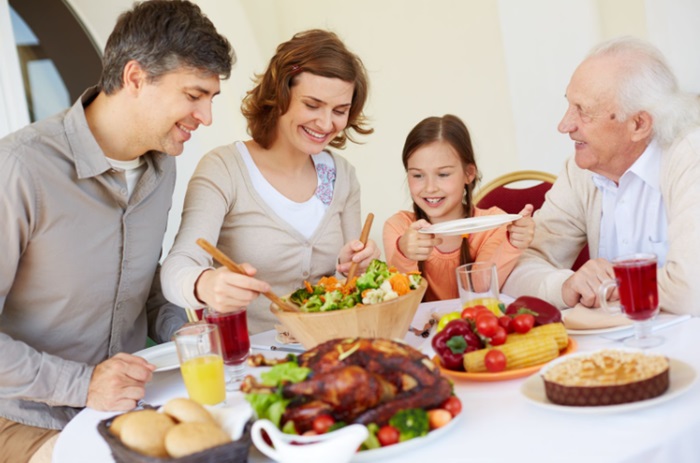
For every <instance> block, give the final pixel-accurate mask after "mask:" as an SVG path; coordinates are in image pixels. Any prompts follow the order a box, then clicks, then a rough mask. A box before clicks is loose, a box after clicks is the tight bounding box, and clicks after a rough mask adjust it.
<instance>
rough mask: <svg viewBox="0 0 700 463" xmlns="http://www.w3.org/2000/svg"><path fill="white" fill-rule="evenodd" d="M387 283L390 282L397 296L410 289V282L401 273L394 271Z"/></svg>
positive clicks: (406, 292)
mask: <svg viewBox="0 0 700 463" xmlns="http://www.w3.org/2000/svg"><path fill="white" fill-rule="evenodd" d="M389 283H391V289H393V290H394V292H396V294H398V295H399V296H403V295H404V294H408V293H409V292H410V291H411V282H410V281H409V280H408V277H407V276H406V275H404V274H403V273H394V274H393V275H392V276H391V278H389Z"/></svg>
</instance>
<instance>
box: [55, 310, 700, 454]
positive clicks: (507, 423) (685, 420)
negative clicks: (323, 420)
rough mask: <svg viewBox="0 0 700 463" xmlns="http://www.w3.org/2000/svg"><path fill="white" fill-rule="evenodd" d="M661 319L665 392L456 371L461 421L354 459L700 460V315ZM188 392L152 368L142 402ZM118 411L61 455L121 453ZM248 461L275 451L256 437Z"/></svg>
mask: <svg viewBox="0 0 700 463" xmlns="http://www.w3.org/2000/svg"><path fill="white" fill-rule="evenodd" d="M459 308H460V302H459V300H456V299H455V300H448V301H440V302H432V303H431V302H428V303H422V304H421V305H420V306H419V308H418V310H417V311H416V315H415V317H414V320H413V323H412V326H415V327H420V328H422V327H423V326H424V324H425V323H426V321H427V320H429V319H430V317H431V315H432V314H433V313H437V314H443V313H447V312H450V311H455V310H459ZM658 328H659V329H658V330H656V334H658V335H660V336H662V337H663V338H664V342H663V344H661V345H660V346H658V347H654V348H652V349H648V351H650V352H652V353H658V354H663V355H665V356H667V357H668V358H669V359H671V360H672V361H673V362H677V364H680V365H682V366H683V368H682V369H678V371H674V370H673V369H672V370H671V387H670V389H669V391H667V392H666V393H665V394H664V395H662V396H659V397H657V398H655V399H649V400H646V401H641V402H634V403H631V404H623V405H617V406H599V407H567V406H559V405H555V404H552V403H549V402H548V401H547V400H546V399H544V400H540V399H538V398H536V397H533V396H532V394H527V393H526V390H527V388H528V387H529V388H532V387H533V385H534V387H535V388H537V387H542V386H541V385H540V384H539V382H541V381H542V380H541V378H540V377H539V373H538V372H534V373H531V375H529V376H524V377H515V378H510V379H502V380H497V381H474V380H472V379H465V378H463V377H460V376H459V375H448V377H449V378H450V379H451V380H452V381H453V384H454V393H455V394H456V395H457V397H459V398H460V400H461V402H462V412H461V413H460V414H459V415H457V417H455V418H454V419H453V422H451V423H450V424H448V426H446V427H445V428H441V429H438V430H437V431H432V432H431V433H429V434H428V435H427V436H425V437H422V438H417V439H413V440H411V441H407V442H405V443H399V444H395V445H394V446H390V447H385V448H382V449H379V450H376V451H368V452H360V453H358V454H356V458H355V460H353V461H381V462H385V463H407V462H416V463H444V462H480V463H490V462H494V463H497V462H504V463H505V462H509V463H512V462H537V463H548V462H560V461H561V462H568V463H576V462H585V463H606V462H611V463H612V462H615V463H668V462H675V463H683V462H687V463H691V462H700V438H699V437H700V386H698V383H699V381H697V372H698V371H700V319H698V318H695V317H692V318H691V317H673V316H667V317H666V319H665V321H664V323H663V325H661V324H659V326H658ZM432 334H434V330H433V331H432V332H431V334H430V336H428V337H422V336H420V335H417V334H414V333H413V332H411V331H409V332H408V333H407V335H406V337H405V342H407V343H408V344H410V345H411V346H413V347H415V348H417V349H419V350H421V351H422V352H423V353H425V354H426V355H427V356H428V357H430V358H433V356H434V355H435V354H434V352H433V350H432V347H431V342H430V341H431V337H432ZM631 335H632V331H631V328H630V327H620V328H617V329H610V330H591V333H590V334H577V335H572V336H571V337H572V339H574V341H575V343H572V344H574V345H575V350H576V352H593V351H597V350H600V349H608V348H609V349H618V348H623V343H622V339H624V338H626V337H628V336H631ZM251 345H252V346H253V351H254V352H259V353H263V354H265V356H268V357H282V356H285V355H287V352H286V351H285V350H286V349H291V350H295V349H299V348H298V347H296V346H294V345H287V344H281V343H280V342H279V341H278V337H277V336H275V332H274V331H269V332H264V333H259V334H256V335H253V336H251ZM299 350H300V351H301V349H299ZM673 365H674V366H675V365H676V364H673ZM265 369H266V368H265V367H263V368H255V367H248V372H249V374H253V375H255V376H259V374H260V372H262V371H265ZM681 370H682V371H681ZM681 374H682V377H681V376H679V375H681ZM533 375H534V377H533ZM516 376H517V375H516ZM186 396H187V392H186V390H185V387H184V384H183V382H182V377H181V375H180V371H179V369H177V368H173V369H170V370H168V371H160V372H156V373H154V375H153V379H152V381H151V382H150V383H149V384H148V385H147V387H146V395H145V398H144V401H145V402H147V403H150V404H163V403H164V402H166V401H167V400H169V399H171V398H174V397H186ZM243 400H244V399H243V394H242V393H241V392H240V391H235V390H233V391H230V392H228V394H227V403H232V404H233V403H238V402H241V401H243ZM114 415H115V412H102V411H96V410H92V409H89V408H86V409H84V410H82V411H81V412H80V413H79V414H78V415H77V416H76V417H75V418H74V419H73V420H72V421H71V422H69V423H68V425H67V426H66V427H65V428H64V430H63V431H62V432H61V433H60V437H59V438H58V441H57V443H56V446H55V449H54V454H53V462H54V463H81V462H90V463H94V462H112V461H114V460H113V459H112V456H111V452H110V448H109V446H108V445H107V443H106V442H105V440H104V439H103V438H102V437H101V436H100V435H99V434H98V432H97V425H98V423H99V422H100V421H101V420H104V419H106V418H109V417H112V416H114ZM392 447H393V448H392ZM372 452H375V454H374V455H373V454H372ZM362 454H364V455H362ZM375 455H376V456H375ZM248 461H250V462H253V463H258V462H259V463H263V462H269V461H271V460H269V459H268V458H267V457H266V456H264V455H263V454H262V453H260V452H259V451H258V450H257V449H256V448H255V446H251V448H250V455H249V460H248ZM329 463H332V462H329Z"/></svg>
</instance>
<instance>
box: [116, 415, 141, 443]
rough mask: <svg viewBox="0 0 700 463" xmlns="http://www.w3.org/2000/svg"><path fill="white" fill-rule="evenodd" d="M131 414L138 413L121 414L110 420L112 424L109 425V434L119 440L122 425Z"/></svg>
mask: <svg viewBox="0 0 700 463" xmlns="http://www.w3.org/2000/svg"><path fill="white" fill-rule="evenodd" d="M132 413H138V412H129V413H122V414H121V415H119V416H118V417H116V418H114V419H113V420H112V424H110V425H109V432H111V433H112V435H114V436H117V437H119V438H121V433H122V425H123V424H124V421H125V420H126V419H127V417H128V416H129V415H130V414H132Z"/></svg>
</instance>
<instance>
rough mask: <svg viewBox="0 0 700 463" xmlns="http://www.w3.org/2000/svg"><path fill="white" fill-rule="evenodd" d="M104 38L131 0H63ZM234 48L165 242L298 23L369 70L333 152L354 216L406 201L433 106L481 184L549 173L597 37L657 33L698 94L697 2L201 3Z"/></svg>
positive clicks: (383, 214) (377, 232) (558, 158)
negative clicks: (338, 44) (349, 124)
mask: <svg viewBox="0 0 700 463" xmlns="http://www.w3.org/2000/svg"><path fill="white" fill-rule="evenodd" d="M66 1H67V2H68V3H69V4H70V5H71V6H72V7H73V9H74V10H75V11H76V13H77V14H78V16H80V17H81V18H82V19H83V21H84V22H85V23H86V26H87V29H88V30H89V31H90V32H91V33H92V34H94V36H95V41H96V43H98V44H100V45H101V46H104V43H105V41H106V39H107V36H108V35H109V32H110V31H111V29H112V26H113V25H114V21H115V20H116V17H117V15H118V13H119V12H120V11H122V10H124V9H127V8H129V7H130V6H131V4H132V0H110V1H109V2H94V1H92V0H66ZM197 3H198V4H199V5H200V6H201V7H202V9H203V10H204V11H205V12H206V13H207V14H208V15H209V16H210V17H211V19H212V21H213V22H214V23H215V24H216V26H217V27H218V28H219V30H220V31H221V32H222V33H223V34H224V35H226V36H227V37H228V38H229V40H230V41H231V43H232V44H233V46H234V48H235V49H236V52H237V55H238V63H237V64H236V66H235V68H234V72H233V75H232V78H231V79H230V80H229V81H227V82H225V83H224V84H223V85H222V94H221V95H220V96H219V97H217V99H216V100H215V104H214V124H213V125H212V126H211V127H208V128H200V129H199V130H198V131H197V132H196V134H195V136H194V137H193V139H192V140H191V141H190V142H188V144H187V145H186V149H185V152H184V154H183V155H182V156H181V158H180V159H179V161H178V168H179V177H178V184H177V192H176V196H175V199H174V202H173V210H172V211H171V220H170V226H169V230H168V234H167V236H166V240H165V249H166V251H167V249H169V247H170V244H171V243H172V239H173V238H174V234H175V232H176V230H177V226H178V223H179V215H180V211H181V206H182V199H183V197H184V189H185V188H186V182H187V180H188V179H189V177H190V175H191V173H192V171H193V169H194V167H195V165H196V163H197V161H198V160H199V158H200V157H201V156H202V155H203V154H204V153H205V152H206V151H208V150H210V149H211V148H213V147H215V146H218V145H221V144H224V143H229V142H231V141H234V140H237V139H242V138H247V135H246V131H245V122H244V120H243V118H242V116H241V115H240V112H239V107H240V101H241V98H242V96H243V95H244V94H245V91H246V90H248V89H249V88H250V87H251V81H250V78H251V76H252V75H253V73H255V72H262V71H263V70H264V69H265V66H266V64H267V62H268V60H269V58H270V57H271V56H272V54H273V53H274V49H275V47H276V46H277V44H278V43H280V42H282V41H285V40H287V39H289V38H290V37H291V36H292V35H293V34H294V33H295V32H297V31H300V30H304V29H309V28H316V27H321V28H328V29H331V30H333V31H335V32H336V33H338V35H339V36H340V37H341V38H342V39H344V41H345V42H346V44H347V45H348V47H349V48H350V49H352V50H353V51H355V52H356V53H357V54H358V55H359V56H360V57H361V58H362V59H363V61H364V63H365V65H366V67H367V69H368V71H369V74H370V79H371V95H370V102H369V106H368V108H367V114H368V115H369V117H370V118H371V120H372V124H373V126H374V128H375V129H376V131H375V133H374V134H373V135H371V136H369V137H366V139H365V140H364V141H365V143H364V144H362V145H351V146H349V147H348V148H347V149H346V150H344V152H342V154H343V155H344V156H345V157H347V158H348V159H349V160H350V162H352V164H354V165H355V167H356V169H357V173H358V177H359V180H360V183H361V184H362V187H363V190H362V205H363V214H366V213H368V212H374V213H375V215H376V218H375V225H374V227H373V230H372V238H373V239H375V240H376V241H377V242H378V243H380V242H381V228H382V224H383V222H384V220H386V218H388V217H389V216H390V215H391V214H393V213H394V212H396V211H397V210H399V209H402V208H409V207H410V198H409V195H408V191H407V187H406V182H405V175H404V172H403V167H402V165H401V160H400V157H401V148H402V146H403V142H404V139H405V136H406V134H407V133H408V131H409V130H410V129H411V128H412V127H413V126H414V125H415V124H416V123H417V122H419V121H420V120H421V119H423V118H424V117H427V116H431V115H442V114H445V113H453V114H456V115H458V116H460V117H461V118H462V119H463V120H464V121H465V122H466V123H467V125H468V126H469V128H470V130H471V132H472V136H473V141H474V144H475V149H476V152H477V160H478V163H479V167H480V169H481V171H482V174H483V180H485V181H488V180H490V179H492V178H494V177H496V176H498V175H501V174H503V173H505V172H508V171H512V170H518V169H539V170H544V171H548V172H552V173H555V174H556V173H558V171H559V169H560V167H561V166H562V163H563V161H564V159H565V158H566V157H567V156H569V155H570V154H571V153H572V145H571V142H570V140H568V137H566V136H564V135H561V134H559V133H558V132H557V131H556V125H557V123H558V121H559V118H560V117H561V115H562V114H563V111H564V109H565V100H564V91H565V88H566V85H567V83H568V79H569V77H570V75H571V73H572V72H573V70H574V68H575V67H576V65H577V64H578V63H579V62H580V60H581V59H582V58H583V56H584V55H585V53H586V52H587V50H588V49H589V48H590V47H591V46H593V45H594V44H595V43H596V42H598V41H600V40H602V39H605V38H608V37H612V36H615V35H621V34H632V35H636V36H639V37H641V38H644V39H648V40H650V41H652V42H653V43H654V44H656V45H657V46H659V47H660V48H661V49H662V50H663V51H664V52H665V53H666V54H667V56H668V58H669V61H670V62H671V64H672V66H673V67H674V68H675V69H676V71H677V73H678V74H679V78H680V81H681V82H682V84H683V85H684V86H685V88H686V89H687V90H693V91H700V59H699V58H698V56H699V55H698V53H697V44H698V43H700V28H697V27H696V25H697V24H700V2H698V1H697V0H617V1H615V2H610V1H606V0H568V1H566V2H561V1H560V0H528V1H527V2H522V1H521V0H487V1H484V0H433V1H431V2H424V1H417V0H408V1H406V0H382V1H379V2H378V1H376V0H354V1H352V2H348V1H337V0H295V1H294V2H289V1H284V0H266V1H260V0H198V1H197Z"/></svg>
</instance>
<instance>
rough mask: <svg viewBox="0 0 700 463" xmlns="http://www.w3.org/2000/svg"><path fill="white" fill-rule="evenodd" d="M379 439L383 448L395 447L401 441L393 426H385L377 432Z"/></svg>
mask: <svg viewBox="0 0 700 463" xmlns="http://www.w3.org/2000/svg"><path fill="white" fill-rule="evenodd" d="M377 439H378V440H379V444H380V445H381V446H382V447H386V446H387V445H394V444H396V443H397V442H398V441H399V431H398V429H396V428H395V427H393V426H391V425H388V424H387V425H384V426H382V427H381V428H379V431H377Z"/></svg>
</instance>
